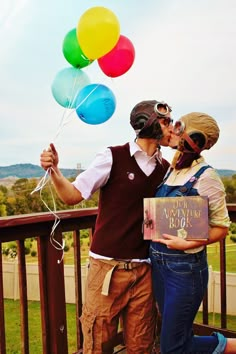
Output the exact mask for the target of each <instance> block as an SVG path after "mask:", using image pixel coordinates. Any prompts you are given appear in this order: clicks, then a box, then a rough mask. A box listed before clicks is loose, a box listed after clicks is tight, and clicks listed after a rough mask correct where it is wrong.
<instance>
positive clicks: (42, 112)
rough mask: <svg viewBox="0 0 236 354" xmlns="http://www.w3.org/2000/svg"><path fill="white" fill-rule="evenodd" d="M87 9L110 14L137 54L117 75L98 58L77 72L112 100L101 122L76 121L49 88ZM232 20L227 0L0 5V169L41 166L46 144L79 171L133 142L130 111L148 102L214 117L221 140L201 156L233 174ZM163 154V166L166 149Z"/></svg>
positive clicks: (233, 4) (61, 0)
mask: <svg viewBox="0 0 236 354" xmlns="http://www.w3.org/2000/svg"><path fill="white" fill-rule="evenodd" d="M95 6H102V7H105V8H107V9H109V10H111V11H112V12H113V13H114V14H115V15H116V17H117V18H118V21H119V25H120V34H122V35H124V36H126V37H128V38H129V39H130V40H131V41H132V43H133V45H134V48H135V61H134V63H133V65H132V67H131V68H130V70H129V71H128V72H126V73H125V74H123V75H121V76H119V77H117V78H113V79H111V78H109V77H107V76H106V75H105V74H104V73H103V72H102V71H101V69H100V67H99V66H98V64H97V60H95V61H94V62H93V63H92V64H90V65H89V66H87V67H86V68H84V69H82V70H83V71H84V72H85V73H86V74H87V75H88V77H89V79H90V81H91V83H98V84H104V85H106V86H108V87H109V88H110V89H111V90H112V92H113V93H114V95H115V98H116V110H115V112H114V114H113V115H112V117H111V118H110V119H109V120H108V121H106V122H105V123H103V124H99V125H91V124H86V123H84V122H82V121H81V120H80V119H79V118H78V117H77V115H76V113H75V111H74V110H70V109H66V108H64V107H62V106H60V105H59V104H58V103H57V102H56V100H55V99H54V97H53V95H52V91H51V88H52V83H53V80H54V78H55V76H56V75H57V73H58V72H60V71H61V70H62V69H64V68H68V67H71V65H70V64H69V63H68V62H67V61H66V59H65V58H64V56H63V52H62V43H63V40H64V38H65V36H66V34H67V33H68V32H69V31H70V30H71V29H74V28H76V27H77V26H78V23H79V20H80V18H81V16H82V15H83V14H84V12H85V11H86V10H88V9H90V8H93V7H95ZM235 19H236V1H235V0H198V1H196V0H146V1H141V0H139V1H138V0H129V1H128V0H126V1H125V0H107V1H105V0H100V1H93V0H84V1H82V0H80V1H79V0H77V1H75V0H50V1H48V0H2V1H1V3H0V43H1V53H0V80H1V85H0V122H1V129H0V166H10V165H13V164H19V163H32V164H36V165H39V164H40V162H39V156H40V153H41V151H42V150H43V149H44V148H47V147H48V145H49V144H50V142H54V144H55V146H56V148H57V150H58V153H59V157H60V167H62V168H76V167H78V166H81V167H82V168H87V167H88V165H89V163H90V162H91V161H92V160H93V158H94V157H95V154H96V153H97V152H98V151H101V150H103V149H104V148H105V147H107V146H111V145H118V144H124V143H126V142H127V141H131V140H134V137H135V135H134V131H133V130H132V128H131V126H130V124H129V114H130V111H131V109H132V108H133V106H134V105H135V104H136V103H137V102H139V101H142V100H145V99H156V100H164V101H166V102H167V103H168V104H169V105H171V106H172V109H173V111H172V117H173V118H174V120H177V119H178V118H180V117H181V115H184V114H186V113H190V112H193V111H198V112H205V113H208V114H210V115H212V116H213V117H214V118H215V119H216V120H217V122H218V124H219V126H220V130H221V133H220V138H219V140H218V142H217V144H216V145H215V146H214V147H213V148H212V149H211V150H209V151H204V152H203V156H204V157H205V158H206V159H207V161H208V163H209V164H211V165H212V166H213V167H215V168H219V169H232V170H236V158H235V156H236V144H235V139H236V136H235V132H236V119H235V117H236V21H235ZM65 119H66V120H65ZM63 120H64V121H66V124H64V125H63V126H62V127H60V123H61V122H62V121H63ZM162 152H163V156H164V157H165V158H167V159H168V160H171V158H172V156H173V151H172V150H171V149H170V148H162Z"/></svg>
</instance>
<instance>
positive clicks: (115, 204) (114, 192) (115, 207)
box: [91, 143, 169, 259]
mask: <svg viewBox="0 0 236 354" xmlns="http://www.w3.org/2000/svg"><path fill="white" fill-rule="evenodd" d="M110 149H111V152H112V157H113V163H112V168H111V174H110V178H109V180H108V182H107V183H106V185H105V186H104V187H102V188H101V190H100V197H99V212H98V217H97V222H96V227H95V233H94V235H93V240H92V245H91V251H92V252H94V253H97V254H99V255H102V256H106V257H112V258H118V259H132V258H139V259H144V258H148V247H149V242H148V241H144V240H143V234H142V223H143V198H144V197H154V195H155V192H156V188H157V186H158V185H159V184H160V183H161V182H162V180H163V177H164V175H165V173H166V171H167V169H168V166H169V163H168V162H167V161H166V160H164V159H163V160H162V164H160V163H159V162H158V161H157V165H156V168H155V169H154V171H153V172H152V174H151V175H150V176H146V175H145V173H144V172H143V171H142V170H141V169H140V167H139V166H138V164H137V163H136V160H135V158H134V157H133V156H132V157H131V156H130V150H129V144H128V143H127V144H125V145H122V146H115V147H111V148H110Z"/></svg>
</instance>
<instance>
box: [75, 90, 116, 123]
mask: <svg viewBox="0 0 236 354" xmlns="http://www.w3.org/2000/svg"><path fill="white" fill-rule="evenodd" d="M115 109H116V98H115V95H114V94H113V92H112V91H111V90H110V89H109V88H108V87H107V86H105V85H101V84H90V85H87V86H85V87H84V88H83V89H82V90H81V91H80V92H79V93H78V95H77V98H76V113H77V115H78V117H79V118H80V119H81V120H82V121H83V122H85V123H87V124H92V125H95V124H101V123H104V122H106V121H107V120H108V119H109V118H111V116H112V115H113V113H114V112H115Z"/></svg>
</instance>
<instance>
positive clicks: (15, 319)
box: [4, 300, 236, 354]
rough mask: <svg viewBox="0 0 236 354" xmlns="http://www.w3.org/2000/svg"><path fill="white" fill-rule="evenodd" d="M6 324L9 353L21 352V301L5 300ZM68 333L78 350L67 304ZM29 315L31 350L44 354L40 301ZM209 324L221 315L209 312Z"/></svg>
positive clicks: (233, 322) (234, 322)
mask: <svg viewBox="0 0 236 354" xmlns="http://www.w3.org/2000/svg"><path fill="white" fill-rule="evenodd" d="M4 305H5V324H6V346H7V350H6V352H7V354H21V338H20V332H21V329H20V307H19V306H20V305H19V301H18V300H17V301H14V300H5V301H4ZM66 311H67V335H68V352H69V353H74V352H75V351H76V323H75V305H73V304H67V305H66ZM28 317H29V351H30V353H33V354H42V335H41V319H40V303H39V302H36V301H29V302H28ZM195 321H196V322H198V323H202V313H201V312H199V313H198V314H197V316H196V319H195ZM209 325H214V326H216V327H220V315H219V314H209ZM235 326H236V316H227V328H228V329H231V330H235Z"/></svg>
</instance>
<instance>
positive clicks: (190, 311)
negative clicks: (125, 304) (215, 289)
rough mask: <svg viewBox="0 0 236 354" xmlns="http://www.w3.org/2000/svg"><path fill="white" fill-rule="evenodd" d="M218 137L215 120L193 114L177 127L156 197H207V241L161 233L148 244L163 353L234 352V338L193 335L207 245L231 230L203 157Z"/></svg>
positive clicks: (217, 186) (221, 189) (203, 285)
mask: <svg viewBox="0 0 236 354" xmlns="http://www.w3.org/2000/svg"><path fill="white" fill-rule="evenodd" d="M218 138H219V127H218V125H217V123H216V121H215V120H214V119H213V118H212V117H210V116H209V115H207V114H204V113H197V112H193V113H189V114H187V115H185V116H183V117H182V118H181V119H180V120H179V121H178V122H176V123H175V126H174V129H173V134H172V136H171V139H170V146H171V147H174V148H176V149H177V152H176V154H175V156H174V159H173V163H172V166H171V168H170V170H169V172H168V173H167V176H166V177H165V179H164V182H163V183H162V184H161V185H160V186H159V187H158V190H157V193H156V197H175V196H181V195H200V196H207V197H208V201H209V239H208V240H197V241H195V240H191V241H187V240H185V239H184V238H181V237H177V236H173V235H167V234H164V235H163V238H161V239H159V240H158V241H155V242H154V241H152V242H151V244H150V258H151V261H152V265H153V274H152V276H153V285H154V292H155V298H156V301H157V304H158V307H159V311H160V313H161V316H162V330H161V339H160V342H161V353H162V354H166V353H173V354H183V353H198V354H199V353H236V339H226V338H225V337H224V336H223V335H222V334H220V333H213V335H212V336H194V335H193V331H192V325H193V321H194V318H195V315H196V313H197V311H198V309H199V306H200V304H201V302H202V299H203V296H204V293H205V291H206V289H207V283H208V265H207V259H206V252H205V246H206V245H208V244H211V243H214V242H217V241H220V240H222V239H224V238H225V237H226V235H227V233H228V227H229V225H230V220H229V216H228V212H227V207H226V202H225V190H224V186H223V183H222V182H221V179H220V177H219V176H218V174H217V172H216V171H215V170H214V169H213V168H212V167H210V166H209V165H208V164H207V163H206V162H205V160H204V158H203V157H202V156H201V152H202V151H203V150H205V149H210V148H211V147H212V146H213V145H214V144H215V143H216V142H217V140H218ZM157 222H158V220H157Z"/></svg>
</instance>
